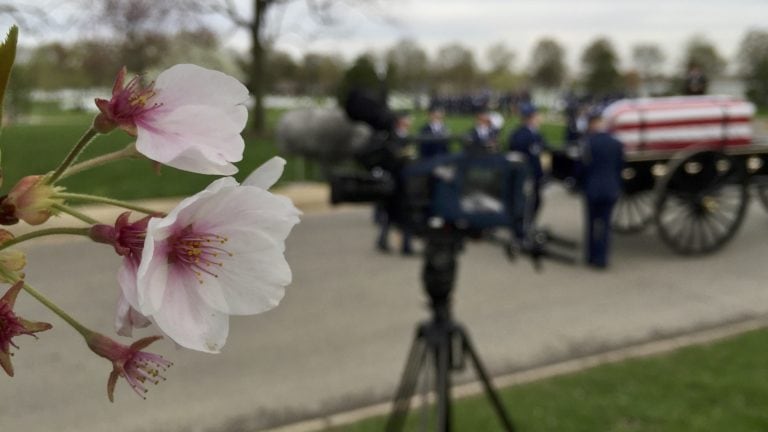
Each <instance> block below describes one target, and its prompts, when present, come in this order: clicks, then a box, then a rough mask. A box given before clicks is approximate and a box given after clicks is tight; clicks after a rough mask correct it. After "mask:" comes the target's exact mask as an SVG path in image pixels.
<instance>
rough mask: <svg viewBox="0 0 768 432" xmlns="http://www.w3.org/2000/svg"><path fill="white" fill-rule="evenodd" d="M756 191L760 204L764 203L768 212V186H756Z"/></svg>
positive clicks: (761, 184)
mask: <svg viewBox="0 0 768 432" xmlns="http://www.w3.org/2000/svg"><path fill="white" fill-rule="evenodd" d="M755 190H757V196H758V197H759V198H760V202H761V203H763V208H765V210H768V184H763V183H759V184H757V185H756V186H755Z"/></svg>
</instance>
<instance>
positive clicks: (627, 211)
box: [611, 190, 655, 234]
mask: <svg viewBox="0 0 768 432" xmlns="http://www.w3.org/2000/svg"><path fill="white" fill-rule="evenodd" d="M654 195H655V194H654V191H652V190H649V191H641V192H636V193H633V194H624V195H622V196H621V197H620V198H619V201H618V202H617V203H616V207H615V208H614V210H613V220H612V221H611V225H612V226H613V230H614V231H615V232H617V233H620V234H634V233H639V232H641V231H642V230H644V229H645V227H647V226H648V224H649V223H650V222H651V221H652V220H653V210H654V207H653V199H654V198H653V197H654Z"/></svg>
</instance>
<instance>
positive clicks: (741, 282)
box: [0, 188, 768, 432]
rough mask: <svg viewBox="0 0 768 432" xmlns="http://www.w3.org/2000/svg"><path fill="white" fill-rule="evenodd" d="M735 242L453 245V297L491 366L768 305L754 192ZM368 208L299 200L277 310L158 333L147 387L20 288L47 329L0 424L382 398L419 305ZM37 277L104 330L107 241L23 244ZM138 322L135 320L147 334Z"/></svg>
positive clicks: (765, 225) (217, 414)
mask: <svg viewBox="0 0 768 432" xmlns="http://www.w3.org/2000/svg"><path fill="white" fill-rule="evenodd" d="M546 199H547V200H546V202H545V207H544V214H543V216H544V222H545V224H547V225H549V226H550V227H551V228H553V229H555V230H557V231H558V232H560V233H562V234H564V235H567V236H570V237H573V238H579V234H580V232H581V226H580V219H581V211H582V210H581V206H580V203H579V202H578V200H577V199H576V198H574V197H572V196H570V195H568V194H566V193H564V192H563V191H562V190H560V189H558V188H553V189H552V190H550V191H548V193H547V195H546ZM753 204H754V205H753V206H752V208H751V210H750V213H749V214H748V217H747V218H746V223H745V226H744V227H743V229H742V230H741V232H740V233H739V234H738V235H737V237H736V238H735V239H734V241H733V242H732V243H731V244H730V245H729V247H728V248H727V249H725V250H723V251H721V252H720V253H718V254H716V255H712V256H708V257H701V258H696V259H688V258H683V257H679V256H676V255H674V254H672V253H671V252H669V251H668V250H667V249H666V248H665V247H664V246H663V245H662V244H661V243H660V241H659V240H658V239H657V238H656V237H655V235H654V234H653V232H647V233H644V234H642V235H639V236H634V237H621V238H617V239H616V244H615V250H614V259H615V265H614V267H613V268H612V269H611V271H609V272H604V273H601V272H592V271H588V270H586V269H584V268H581V267H568V266H563V265H558V264H548V265H546V266H545V269H544V271H543V272H542V273H536V272H534V271H533V269H532V268H531V266H530V264H529V263H528V262H527V261H525V260H520V261H518V262H515V263H510V262H508V261H507V259H506V258H505V257H504V254H503V253H502V251H501V250H499V249H498V248H497V247H494V246H491V245H489V244H484V243H480V244H470V245H468V247H467V250H466V252H465V253H464V254H463V255H462V257H461V262H460V270H459V278H458V283H457V292H456V314H457V317H458V318H459V319H460V320H461V321H462V322H464V323H465V324H466V325H467V326H468V327H469V329H470V331H471V333H472V335H473V337H474V339H475V342H476V345H477V348H478V350H479V351H480V352H481V354H482V356H483V358H484V359H485V360H486V362H487V363H488V366H489V367H490V369H491V370H492V371H493V372H494V373H495V374H500V373H506V372H510V371H514V370H520V369H525V368H529V367H531V366H534V365H540V364H548V363H551V362H554V361H559V360H563V359H568V358H573V357H578V356H582V355H585V354H589V353H593V352H598V351H603V350H605V349H609V348H612V347H617V346H624V345H628V344H634V343H637V342H639V341H647V340H653V339H658V338H660V337H664V336H667V335H671V334H678V333H684V332H688V331H691V330H694V329H697V328H702V327H712V326H718V325H722V324H724V323H729V322H734V321H739V320H743V319H747V318H750V317H762V316H765V315H766V314H768V290H766V289H765V282H764V281H765V280H767V278H768V266H766V265H765V256H766V251H767V249H766V247H767V246H766V241H765V238H766V237H765V236H766V234H767V232H766V231H767V229H768V215H767V214H766V212H765V211H764V210H763V209H762V208H761V207H759V206H758V205H756V203H753ZM374 234H375V230H374V227H373V226H372V224H371V214H370V211H369V210H368V209H349V208H346V209H342V210H338V211H333V212H309V213H307V214H306V215H305V216H304V218H303V220H302V223H301V224H300V225H299V226H298V227H297V228H296V230H295V232H294V233H293V234H292V235H291V237H290V239H289V242H288V247H287V254H288V259H289V262H290V263H291V265H292V268H293V270H294V282H293V284H292V285H291V287H289V289H288V293H287V296H286V298H285V300H284V301H283V304H281V306H280V307H278V308H277V309H276V310H274V311H271V312H269V313H266V314H263V315H260V316H256V317H238V318H234V319H233V320H232V328H231V334H230V338H229V341H228V344H227V346H226V347H225V349H224V352H223V353H222V354H219V355H206V354H201V353H196V352H190V351H187V350H176V349H174V348H173V346H171V344H170V343H161V344H158V349H159V351H160V352H161V353H163V354H164V355H166V356H168V357H169V358H171V359H172V360H173V361H174V362H175V366H174V367H173V368H172V369H171V370H170V371H168V373H167V374H166V376H167V378H168V381H167V382H165V383H163V384H162V385H161V386H159V387H157V388H153V389H152V390H151V391H150V393H149V395H148V400H147V401H143V400H141V399H139V398H137V397H136V396H135V395H134V394H133V393H132V392H131V391H130V390H129V389H128V387H127V386H126V385H125V384H124V383H120V384H119V385H118V390H117V392H116V395H115V396H116V402H115V404H110V403H109V402H108V401H107V398H106V379H107V375H108V374H109V371H110V366H109V365H108V364H107V362H105V361H104V360H103V359H100V358H97V357H96V356H94V355H92V354H90V353H89V352H88V351H87V350H86V349H85V348H84V346H83V344H82V341H81V340H80V339H79V337H78V335H77V334H76V333H75V332H73V331H72V330H70V329H69V328H67V327H66V326H65V325H63V324H62V323H61V322H60V321H58V320H56V319H55V318H51V317H50V314H48V313H47V312H46V311H45V310H44V309H42V308H41V307H40V306H39V305H37V304H36V303H34V302H33V301H31V300H30V299H29V298H26V297H25V298H21V299H20V301H19V308H20V311H21V314H23V315H28V316H30V317H32V318H36V319H47V320H50V321H51V322H53V323H54V324H55V326H56V327H55V328H54V329H53V330H51V331H50V332H48V333H45V334H43V335H41V338H40V340H39V341H37V342H35V341H33V340H31V339H28V340H23V341H21V342H22V343H23V345H22V349H21V350H20V351H19V352H18V355H17V356H15V357H14V361H15V363H16V365H17V367H16V369H17V376H16V377H15V378H13V379H8V378H0V379H3V380H4V381H6V382H5V383H4V384H3V385H2V386H0V431H3V432H6V431H8V432H16V431H19V432H21V431H24V432H38V431H40V432H47V431H60V432H70V431H72V432H75V431H77V432H91V431H93V432H103V431H110V432H140V431H169V432H177V431H178V432H182V431H184V432H197V431H199V432H208V431H210V432H212V431H217V432H218V431H232V432H234V431H251V430H258V429H261V428H267V427H270V426H274V425H277V424H282V423H286V422H291V421H296V420H298V419H302V418H310V417H313V416H315V415H318V414H322V413H328V412H334V411H340V410H345V409H349V408H353V407H356V406H360V405H366V404H369V403H374V402H381V401H385V400H387V399H388V398H389V396H390V395H391V394H392V391H393V389H394V386H395V384H396V382H397V378H398V376H399V374H400V369H401V367H402V363H403V361H404V359H405V353H406V350H407V347H408V344H409V342H410V339H411V337H412V333H413V329H414V326H415V324H416V323H417V322H418V321H419V320H421V319H423V318H425V317H426V310H425V308H424V296H423V295H422V293H421V287H420V283H419V272H420V265H421V263H420V260H419V259H418V258H410V259H408V258H403V257H400V256H397V255H391V256H381V255H378V254H376V253H375V252H374V251H373V248H372V242H373V238H374ZM27 250H28V251H29V261H30V265H29V267H28V275H29V280H30V282H31V283H32V284H33V285H35V286H37V287H39V288H40V289H41V290H43V291H44V292H46V293H47V294H48V295H49V296H50V297H52V298H53V299H55V300H56V301H57V302H58V303H59V304H60V305H61V306H62V307H64V308H65V309H67V310H69V311H71V312H72V313H73V314H74V315H75V316H77V317H79V318H80V319H82V320H83V321H84V322H86V323H88V324H89V325H91V326H93V327H94V328H98V329H100V330H102V331H105V332H110V331H111V323H112V319H113V307H114V303H115V299H116V293H117V289H118V288H117V284H116V282H115V278H114V274H115V271H116V268H117V265H118V262H119V260H118V257H116V256H114V255H113V254H112V252H111V250H109V249H108V248H105V247H103V246H100V245H94V244H92V243H89V242H87V241H84V240H80V239H74V240H73V239H67V240H61V241H54V242H51V243H46V244H41V243H36V244H31V245H30V246H29V247H28V249H27ZM150 333H151V332H144V333H143V334H142V335H146V334H150Z"/></svg>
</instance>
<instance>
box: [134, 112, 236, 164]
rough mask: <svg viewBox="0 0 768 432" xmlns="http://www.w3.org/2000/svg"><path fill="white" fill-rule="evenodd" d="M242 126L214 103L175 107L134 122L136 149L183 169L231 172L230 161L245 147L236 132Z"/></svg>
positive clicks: (161, 161) (153, 158) (147, 155)
mask: <svg viewBox="0 0 768 432" xmlns="http://www.w3.org/2000/svg"><path fill="white" fill-rule="evenodd" d="M243 109H245V108H243ZM214 125H215V126H214ZM243 126H244V125H240V124H236V123H234V122H233V121H232V120H231V119H230V118H229V117H228V116H227V114H226V113H225V112H224V111H222V110H219V109H216V108H214V107H209V106H204V105H189V106H182V107H176V108H174V109H172V110H170V109H169V110H166V111H164V112H163V113H158V114H156V115H154V116H152V117H149V118H147V119H146V120H143V121H142V122H139V123H138V124H137V128H138V136H137V138H136V150H138V151H139V153H141V154H143V155H145V156H146V157H148V158H150V159H152V160H155V161H157V162H160V163H163V164H165V165H168V166H172V167H174V168H178V169H182V170H186V171H191V172H198V173H201V174H222V173H224V174H233V173H234V172H237V169H234V171H233V168H234V167H233V166H232V165H231V162H238V161H240V160H241V159H242V158H243V150H244V149H245V142H244V141H243V137H242V136H241V135H240V131H241V130H242V129H243ZM208 165H211V166H210V167H208Z"/></svg>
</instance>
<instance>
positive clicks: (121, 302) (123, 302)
mask: <svg viewBox="0 0 768 432" xmlns="http://www.w3.org/2000/svg"><path fill="white" fill-rule="evenodd" d="M150 324H152V322H151V321H150V320H149V319H147V317H145V316H144V315H142V314H140V313H139V312H137V311H136V309H134V308H133V307H131V304H130V303H129V302H128V300H127V299H126V298H125V296H124V295H120V297H119V298H118V300H117V313H116V314H115V331H116V332H117V334H119V335H120V336H127V337H131V336H133V328H134V327H136V328H143V327H147V326H148V325H150Z"/></svg>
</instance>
